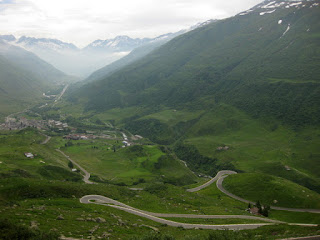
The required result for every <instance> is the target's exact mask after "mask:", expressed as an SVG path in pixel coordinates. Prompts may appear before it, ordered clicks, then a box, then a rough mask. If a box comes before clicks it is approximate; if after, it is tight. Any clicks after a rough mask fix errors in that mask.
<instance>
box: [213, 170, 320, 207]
mask: <svg viewBox="0 0 320 240" xmlns="http://www.w3.org/2000/svg"><path fill="white" fill-rule="evenodd" d="M226 177H227V175H226V176H222V177H220V178H219V179H218V181H217V188H218V189H219V190H220V191H221V192H223V193H224V194H226V195H228V196H229V197H232V198H234V199H236V200H239V201H241V202H244V203H251V204H255V203H254V202H252V201H249V200H246V199H243V198H241V197H238V196H236V195H234V194H232V193H230V192H228V191H227V190H226V189H225V188H224V187H223V186H222V183H223V180H224V179H225V178H226ZM270 208H271V209H274V210H281V211H290V212H309V213H320V209H305V208H285V207H275V206H270Z"/></svg>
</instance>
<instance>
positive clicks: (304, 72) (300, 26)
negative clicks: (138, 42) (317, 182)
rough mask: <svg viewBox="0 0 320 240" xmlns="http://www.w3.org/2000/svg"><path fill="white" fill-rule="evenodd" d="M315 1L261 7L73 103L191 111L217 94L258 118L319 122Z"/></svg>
mask: <svg viewBox="0 0 320 240" xmlns="http://www.w3.org/2000/svg"><path fill="white" fill-rule="evenodd" d="M312 4H313V1H311V2H307V1H306V2H305V5H306V6H305V7H300V8H279V9H277V11H275V12H274V13H272V14H261V15H260V13H262V12H263V10H264V9H262V8H255V9H253V11H252V12H250V13H248V14H246V15H237V16H235V17H231V18H228V19H224V20H221V21H217V22H214V23H212V24H209V25H207V26H205V27H202V28H199V29H196V30H194V31H192V32H190V33H187V34H184V35H182V36H180V37H177V38H175V39H173V40H172V41H170V42H169V43H167V44H165V45H164V46H162V47H160V48H159V49H158V50H157V51H155V52H153V53H152V54H150V55H148V56H147V57H146V58H144V59H142V60H140V61H137V62H135V63H133V64H131V65H130V66H128V67H125V68H123V69H122V70H121V71H119V72H117V73H115V74H113V75H112V76H109V77H107V78H105V79H101V80H100V81H98V82H95V83H92V84H91V85H89V86H86V87H83V88H82V89H80V90H79V91H77V92H76V93H74V94H73V95H72V96H71V97H70V99H72V100H73V101H77V100H79V101H80V100H82V99H85V100H86V103H85V104H86V109H87V110H92V109H93V110H96V111H99V112H101V111H106V110H108V109H112V108H115V107H128V106H151V105H153V106H154V105H155V106H159V105H165V106H168V107H172V108H178V107H181V106H186V105H187V104H189V105H188V106H189V107H190V108H192V107H196V106H195V102H196V101H197V100H198V99H200V98H203V97H205V96H210V97H212V100H211V101H213V102H216V103H219V102H224V103H228V104H231V105H233V106H235V107H237V108H239V109H241V110H243V111H245V112H247V113H248V114H250V115H251V116H253V117H274V118H276V119H279V120H281V121H282V122H283V123H286V124H291V125H295V126H300V125H306V124H319V119H320V117H319V116H320V115H319V108H318V107H317V106H319V98H318V96H319V84H318V83H319V76H320V72H319V69H320V68H319V61H317V51H318V49H319V44H318V43H319V34H318V33H319V31H320V29H319V24H318V22H319V7H318V6H316V7H312V8H310V6H311V5H312ZM279 20H281V24H279ZM288 28H289V30H288V31H286V30H287V29H288ZM248 96H250V97H248ZM311 113H312V114H311Z"/></svg>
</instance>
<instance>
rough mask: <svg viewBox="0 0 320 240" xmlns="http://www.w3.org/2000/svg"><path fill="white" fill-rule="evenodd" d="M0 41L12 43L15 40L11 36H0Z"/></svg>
mask: <svg viewBox="0 0 320 240" xmlns="http://www.w3.org/2000/svg"><path fill="white" fill-rule="evenodd" d="M0 39H1V40H5V41H7V42H12V41H16V40H17V39H16V38H15V36H13V35H0Z"/></svg>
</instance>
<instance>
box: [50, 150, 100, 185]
mask: <svg viewBox="0 0 320 240" xmlns="http://www.w3.org/2000/svg"><path fill="white" fill-rule="evenodd" d="M56 151H58V152H59V153H61V154H62V155H63V156H65V157H66V158H67V159H68V160H69V161H70V162H72V163H73V164H74V165H76V166H77V167H78V168H79V169H80V170H81V171H82V172H83V173H84V176H83V181H84V182H85V183H87V184H94V182H91V181H90V180H89V178H90V173H89V172H87V171H86V170H85V169H84V168H83V167H81V166H80V165H79V164H78V163H77V162H75V161H74V160H72V159H71V158H70V157H69V156H68V155H66V154H65V153H64V152H62V151H61V150H60V149H56Z"/></svg>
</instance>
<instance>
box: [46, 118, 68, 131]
mask: <svg viewBox="0 0 320 240" xmlns="http://www.w3.org/2000/svg"><path fill="white" fill-rule="evenodd" d="M48 126H49V127H52V128H58V130H60V131H63V130H65V129H66V128H68V127H69V126H68V123H63V122H60V121H56V120H48Z"/></svg>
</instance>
